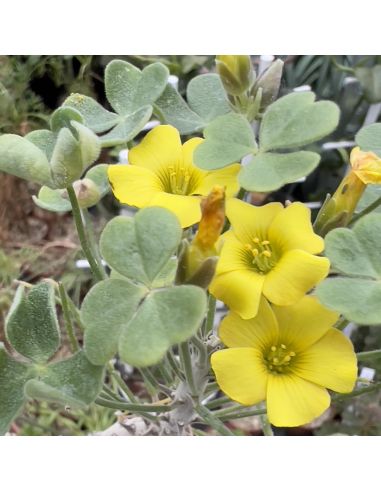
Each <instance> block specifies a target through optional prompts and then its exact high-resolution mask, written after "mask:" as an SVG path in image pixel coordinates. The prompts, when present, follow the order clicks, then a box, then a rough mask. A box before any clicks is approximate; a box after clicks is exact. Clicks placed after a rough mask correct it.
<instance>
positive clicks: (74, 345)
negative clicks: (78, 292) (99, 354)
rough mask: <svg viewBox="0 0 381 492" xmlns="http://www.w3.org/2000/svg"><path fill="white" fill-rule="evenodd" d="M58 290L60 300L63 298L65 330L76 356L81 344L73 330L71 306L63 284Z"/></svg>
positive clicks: (59, 285) (60, 283) (60, 284)
mask: <svg viewBox="0 0 381 492" xmlns="http://www.w3.org/2000/svg"><path fill="white" fill-rule="evenodd" d="M58 290H59V293H60V298H61V306H62V312H63V316H64V319H65V328H66V332H67V336H68V338H69V342H70V349H71V351H72V353H73V354H74V353H75V352H78V350H79V343H78V341H77V338H76V336H75V334H74V328H73V324H72V322H71V316H70V310H69V305H68V301H67V299H68V298H67V294H66V291H65V288H64V286H63V284H62V282H58Z"/></svg>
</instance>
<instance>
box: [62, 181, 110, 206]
mask: <svg viewBox="0 0 381 492" xmlns="http://www.w3.org/2000/svg"><path fill="white" fill-rule="evenodd" d="M73 188H74V191H75V194H76V196H77V200H78V204H79V206H80V207H81V208H89V207H92V206H94V205H95V204H96V203H98V202H99V200H100V199H101V192H100V190H99V188H98V186H97V185H96V184H95V183H94V181H93V180H92V179H89V178H84V179H79V180H78V181H74V183H73ZM67 196H68V195H67V191H66V190H64V191H63V192H62V197H63V198H67Z"/></svg>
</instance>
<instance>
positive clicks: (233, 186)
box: [193, 164, 241, 198]
mask: <svg viewBox="0 0 381 492" xmlns="http://www.w3.org/2000/svg"><path fill="white" fill-rule="evenodd" d="M240 168H241V166H240V164H232V165H231V166H227V167H224V168H223V169H221V170H218V171H210V172H208V173H205V175H204V176H203V178H202V180H201V181H200V184H199V185H198V186H197V188H195V189H194V190H193V194H195V195H207V194H208V193H210V190H211V189H212V188H213V186H215V185H220V186H225V187H226V190H225V193H226V196H227V197H229V198H230V197H232V196H234V195H236V194H237V193H238V191H239V184H238V180H237V174H238V172H239V170H240Z"/></svg>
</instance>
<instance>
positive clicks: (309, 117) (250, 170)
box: [194, 92, 339, 191]
mask: <svg viewBox="0 0 381 492" xmlns="http://www.w3.org/2000/svg"><path fill="white" fill-rule="evenodd" d="M338 121H339V109H338V107H337V106H336V104H334V103H332V102H330V101H320V102H315V95H314V94H313V93H312V92H306V93H292V94H288V95H287V96H284V97H281V98H280V99H278V100H277V101H276V102H274V103H272V104H271V105H270V106H268V108H267V109H266V111H265V113H264V116H263V119H262V122H261V126H260V131H259V142H258V145H257V144H256V142H255V138H254V133H253V130H252V129H251V128H250V125H249V124H248V123H247V121H246V120H245V119H244V118H243V117H241V116H239V115H225V116H221V117H220V118H218V119H217V120H214V121H213V122H212V123H211V124H210V125H209V126H208V127H207V128H206V129H205V131H204V136H205V142H203V143H202V144H201V145H200V146H199V147H198V148H197V149H196V151H195V155H194V160H195V164H196V165H197V166H199V167H201V168H202V169H217V168H221V167H224V166H227V165H229V164H232V163H233V162H237V161H239V160H240V159H241V158H242V157H243V156H245V155H249V154H253V157H252V159H251V161H250V162H249V164H247V166H245V167H244V168H243V169H242V170H241V172H240V174H239V181H240V184H241V186H242V187H243V188H245V189H247V190H250V191H271V190H275V189H277V188H279V187H280V186H282V185H283V184H286V183H290V182H293V181H295V180H296V179H298V178H300V177H302V176H305V175H307V174H309V173H310V172H311V171H313V169H315V167H316V166H317V165H318V163H319V160H320V156H319V155H318V154H316V153H313V152H303V151H297V152H292V153H291V154H289V153H284V151H285V150H288V149H293V148H294V149H295V148H299V147H302V146H305V145H307V144H310V143H312V142H314V141H317V140H320V139H321V138H322V137H324V136H326V135H328V134H329V133H331V132H332V131H333V130H334V129H335V128H336V126H337V124H338ZM249 132H250V133H249ZM274 151H276V152H274ZM279 151H282V153H279Z"/></svg>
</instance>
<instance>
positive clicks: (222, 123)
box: [194, 113, 256, 170]
mask: <svg viewBox="0 0 381 492" xmlns="http://www.w3.org/2000/svg"><path fill="white" fill-rule="evenodd" d="M204 137H205V141H204V142H202V143H201V144H200V145H199V146H198V147H197V148H196V150H195V152H194V162H195V164H196V165H197V166H198V167H200V168H201V169H206V170H211V169H219V168H221V167H225V166H227V165H229V164H232V163H234V162H237V161H239V160H240V159H241V158H242V157H244V156H245V155H247V154H250V153H252V152H253V151H255V150H256V142H255V138H254V133H253V130H252V128H251V126H250V124H249V123H248V121H247V120H246V119H245V118H244V117H243V116H240V115H238V114H235V113H229V114H226V115H223V116H219V117H218V118H216V119H215V120H214V121H212V123H210V125H209V126H207V127H206V129H205V131H204Z"/></svg>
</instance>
